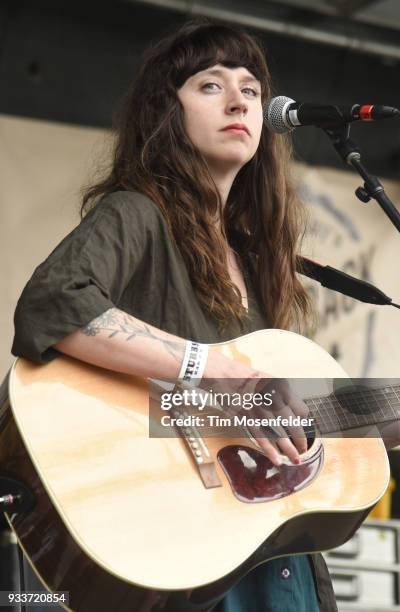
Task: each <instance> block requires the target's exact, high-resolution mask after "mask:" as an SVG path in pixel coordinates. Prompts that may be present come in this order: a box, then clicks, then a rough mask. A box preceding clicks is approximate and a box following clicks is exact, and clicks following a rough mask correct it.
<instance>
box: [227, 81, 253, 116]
mask: <svg viewBox="0 0 400 612" xmlns="http://www.w3.org/2000/svg"><path fill="white" fill-rule="evenodd" d="M226 110H227V113H228V114H229V115H236V114H240V115H243V116H244V115H246V114H247V111H248V104H247V100H246V98H245V97H244V96H243V93H242V92H241V91H240V89H238V88H235V89H233V90H232V91H231V92H230V95H229V99H228V101H227V105H226Z"/></svg>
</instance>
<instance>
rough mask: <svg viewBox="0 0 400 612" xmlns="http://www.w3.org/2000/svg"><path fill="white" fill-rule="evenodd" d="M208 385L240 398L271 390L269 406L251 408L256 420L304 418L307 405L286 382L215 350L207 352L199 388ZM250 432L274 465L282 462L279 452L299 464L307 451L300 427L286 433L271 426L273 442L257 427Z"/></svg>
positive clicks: (305, 440)
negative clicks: (238, 394) (276, 435)
mask: <svg viewBox="0 0 400 612" xmlns="http://www.w3.org/2000/svg"><path fill="white" fill-rule="evenodd" d="M226 379H229V381H227V380H226ZM210 386H211V387H212V388H213V391H214V392H220V393H231V394H232V393H240V394H241V395H243V394H244V393H246V394H250V395H254V394H255V393H262V394H263V393H266V392H272V390H273V391H274V393H273V395H272V396H271V397H272V399H273V404H272V406H270V407H266V406H258V407H254V408H253V409H252V410H253V412H252V416H253V414H254V416H255V417H258V418H276V417H277V416H279V415H280V416H281V417H282V418H287V419H289V418H290V417H294V416H300V417H302V418H304V417H306V416H307V415H308V408H307V406H306V404H305V403H304V402H303V401H302V400H301V399H300V398H299V397H298V396H297V395H296V394H295V393H294V392H293V390H292V389H291V388H290V385H289V383H288V381H286V380H285V379H278V378H273V377H272V376H271V375H270V374H267V373H265V372H261V371H259V370H256V369H254V368H252V367H250V366H247V365H245V364H243V363H241V362H239V361H235V360H233V359H229V358H228V357H226V356H225V355H223V354H222V353H220V352H219V351H215V350H214V351H213V350H210V351H209V355H208V360H207V364H206V368H205V371H204V374H203V380H202V381H201V383H200V387H202V388H207V387H208V388H209V387H210ZM250 395H249V396H248V397H250ZM238 410H241V407H238ZM249 430H250V431H251V434H252V435H253V437H254V438H255V440H256V442H257V443H258V445H259V446H260V448H261V450H262V451H263V452H264V454H265V455H266V456H267V457H268V458H269V459H270V460H271V461H272V463H273V464H274V465H276V466H279V465H281V464H282V462H283V456H282V454H281V453H283V454H284V455H286V456H287V457H288V458H289V459H290V460H291V461H292V463H300V456H299V453H303V452H305V451H306V450H307V438H306V436H305V433H304V430H303V428H302V427H298V426H293V427H289V428H288V430H287V431H286V430H285V429H284V428H283V427H279V426H278V427H274V431H275V432H276V433H277V434H278V435H279V437H277V438H276V439H275V440H274V442H272V441H271V440H269V439H268V438H267V437H266V434H265V432H262V431H261V429H260V428H259V427H253V428H251V429H250V428H249ZM289 435H290V436H291V438H289Z"/></svg>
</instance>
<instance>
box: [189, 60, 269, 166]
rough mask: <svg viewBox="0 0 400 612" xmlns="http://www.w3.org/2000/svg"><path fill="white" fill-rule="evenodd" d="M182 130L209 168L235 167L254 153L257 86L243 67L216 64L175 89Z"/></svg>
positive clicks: (258, 109)
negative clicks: (227, 66)
mask: <svg viewBox="0 0 400 612" xmlns="http://www.w3.org/2000/svg"><path fill="white" fill-rule="evenodd" d="M178 98H179V100H180V102H181V103H182V105H183V108H184V120H185V128H186V132H187V134H188V136H189V138H190V140H191V142H192V144H193V145H194V146H195V147H196V149H198V150H199V151H200V153H202V154H203V156H204V157H205V159H206V161H207V163H208V165H209V167H210V169H211V171H213V170H214V171H216V172H221V171H222V172H223V171H225V172H226V171H228V172H231V171H235V172H238V171H239V170H240V168H241V167H242V166H243V165H244V164H246V163H247V162H248V161H249V160H250V159H251V158H252V157H253V156H254V154H255V152H256V150H257V147H258V144H259V142H260V137H261V129H262V125H263V114H262V104H261V86H260V83H259V81H257V79H256V78H255V77H254V76H253V75H252V74H251V73H250V72H249V71H248V70H247V69H246V68H243V67H240V68H226V67H225V66H222V65H220V64H216V65H215V66H212V67H211V68H207V70H202V71H201V72H197V73H196V74H194V75H193V76H191V77H190V78H189V79H187V81H186V82H185V83H184V85H183V86H182V87H181V88H180V89H179V90H178Z"/></svg>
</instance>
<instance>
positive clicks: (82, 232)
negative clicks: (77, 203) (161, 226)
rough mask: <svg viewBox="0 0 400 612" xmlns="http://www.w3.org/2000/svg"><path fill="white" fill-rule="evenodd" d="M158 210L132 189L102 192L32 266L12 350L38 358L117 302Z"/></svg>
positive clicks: (19, 306)
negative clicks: (74, 224)
mask: <svg viewBox="0 0 400 612" xmlns="http://www.w3.org/2000/svg"><path fill="white" fill-rule="evenodd" d="M160 214H161V213H159V211H158V209H157V207H156V206H155V204H154V203H153V202H152V201H151V200H149V199H148V198H147V197H145V196H143V195H141V194H139V193H135V192H121V191H120V192H115V193H113V194H110V195H108V196H105V197H104V198H103V199H102V200H101V201H100V202H99V203H98V204H97V205H96V206H95V207H94V208H93V209H92V210H91V211H90V212H89V213H88V214H87V215H86V216H85V217H84V219H83V220H82V221H81V223H80V224H79V225H78V226H77V227H76V228H75V229H74V230H73V231H72V232H71V233H70V234H69V235H68V236H66V238H64V240H63V241H62V242H61V243H60V244H59V245H58V246H57V247H56V249H55V250H54V251H53V252H52V253H51V254H50V255H49V257H48V258H47V259H46V260H45V261H44V262H43V263H42V264H41V265H40V266H39V267H38V268H36V270H35V272H34V274H33V276H32V278H31V279H30V280H29V282H28V283H27V285H26V287H25V289H24V290H23V292H22V295H21V297H20V299H19V301H18V304H17V308H16V311H15V317H14V324H15V336H14V342H13V347H12V352H13V354H14V355H16V356H24V357H27V358H28V359H31V360H32V361H35V362H38V363H46V362H47V361H50V360H51V359H53V358H54V357H55V356H56V355H57V354H58V353H57V351H56V350H55V349H53V348H52V346H53V345H54V344H56V343H57V342H59V341H60V340H62V339H63V338H65V336H67V335H68V334H70V333H72V332H73V331H75V330H76V329H79V328H81V327H83V326H84V325H86V324H87V323H89V321H91V320H93V319H94V318H95V317H97V316H99V315H100V314H101V313H103V312H105V311H106V310H108V309H109V308H112V307H113V306H115V305H117V304H118V302H119V300H120V298H121V295H122V294H123V292H124V291H125V289H126V287H127V285H128V284H129V283H130V282H131V280H132V278H133V276H134V273H135V270H136V269H137V267H138V266H139V265H140V262H141V261H142V260H143V258H144V257H145V254H146V248H147V246H148V243H149V240H151V235H152V233H153V226H154V224H155V223H157V222H158V216H159V215H160Z"/></svg>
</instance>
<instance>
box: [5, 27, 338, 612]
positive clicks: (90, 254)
mask: <svg viewBox="0 0 400 612" xmlns="http://www.w3.org/2000/svg"><path fill="white" fill-rule="evenodd" d="M270 96H271V79H270V75H269V72H268V69H267V66H266V63H265V59H264V53H263V51H262V49H261V48H260V46H259V45H258V44H257V43H256V41H255V40H254V39H253V38H251V37H250V36H248V35H247V34H245V33H242V32H239V31H237V30H234V29H231V28H230V27H226V26H222V25H213V24H210V23H191V24H187V25H185V26H183V27H182V28H181V29H180V30H179V31H178V32H177V33H175V34H174V35H172V36H170V37H169V38H166V39H164V40H162V41H161V42H160V43H159V44H157V45H156V46H155V47H154V48H153V49H151V50H150V51H149V52H148V54H147V56H146V58H145V60H144V61H143V63H142V68H141V70H140V72H139V74H138V75H137V77H136V79H135V81H134V83H133V85H132V87H131V90H130V92H129V94H128V96H127V98H126V101H125V106H124V109H123V112H122V113H121V115H120V118H119V124H118V127H117V139H116V146H115V155H114V160H113V164H112V168H111V170H110V172H109V174H108V176H107V177H106V178H105V179H104V180H103V181H102V182H100V183H99V184H97V185H95V186H93V187H92V188H90V189H89V190H88V191H87V193H86V195H85V197H84V200H83V207H82V210H83V212H85V211H86V210H87V209H88V208H90V210H89V212H88V213H87V214H86V216H84V218H83V220H82V222H81V224H80V225H79V226H78V227H77V228H76V229H75V230H74V231H73V232H72V233H71V234H70V235H69V236H67V237H66V238H65V239H64V241H63V242H62V243H61V244H60V245H59V246H58V247H57V248H56V249H55V251H54V252H53V253H52V254H51V255H50V256H49V258H48V259H47V260H46V261H45V262H44V263H43V264H42V265H41V266H39V268H38V269H37V270H36V271H35V273H34V275H33V277H32V279H31V280H30V282H29V283H28V285H27V287H26V288H25V290H24V292H23V294H22V296H21V298H20V301H19V303H18V306H17V310H16V315H15V326H16V335H15V339H14V345H13V353H14V354H15V355H23V356H25V357H28V358H30V359H32V360H34V361H37V362H39V363H45V362H47V361H49V360H51V359H53V358H54V357H56V356H57V355H58V354H59V352H61V353H66V354H68V355H71V356H73V357H75V358H78V359H81V360H83V361H87V362H89V363H93V364H96V365H99V366H102V367H106V368H109V369H111V370H115V371H120V372H126V373H131V374H135V375H141V376H146V377H154V378H158V379H160V378H166V379H177V378H178V376H179V377H183V376H185V375H188V368H187V355H188V352H187V351H186V353H185V349H186V348H188V347H189V349H190V348H193V346H195V347H196V346H197V345H193V342H197V343H201V345H200V346H197V348H196V350H197V349H199V350H200V352H201V353H202V357H201V358H200V359H199V362H198V363H197V366H198V375H199V377H201V375H203V377H204V378H213V379H223V378H238V379H241V380H242V381H243V380H245V381H246V384H245V388H246V389H248V390H252V389H253V388H254V385H255V384H256V383H257V380H258V379H259V378H260V377H261V376H262V373H261V372H258V371H256V370H254V369H253V368H251V367H249V366H246V365H243V364H241V363H239V362H236V361H233V360H231V359H228V358H227V357H224V356H223V355H221V354H219V353H217V352H216V351H213V350H212V349H210V350H208V347H207V345H208V344H210V343H215V342H220V341H224V340H228V339H231V338H234V337H237V336H239V335H242V334H244V333H248V332H250V331H254V330H257V329H262V328H265V327H271V326H273V327H280V328H288V327H290V326H292V325H299V324H300V323H301V321H302V320H305V319H306V317H307V316H308V314H309V303H308V300H307V296H306V293H305V291H304V289H303V287H302V286H301V284H300V283H299V281H298V279H297V277H296V272H295V263H296V247H297V242H298V237H299V231H300V229H299V228H300V226H299V223H298V211H299V204H298V202H297V201H296V197H295V194H294V192H293V189H292V188H291V186H290V183H289V180H288V176H287V167H288V160H289V151H288V146H287V143H285V142H284V140H283V138H282V137H281V136H277V135H276V134H274V133H272V132H271V131H270V130H269V129H268V127H267V126H265V125H264V124H263V115H262V108H263V105H264V104H265V102H266V100H267V99H268V98H269V97H270ZM285 401H286V403H287V404H289V407H290V409H291V411H292V412H293V413H296V414H299V413H302V410H303V407H302V406H300V405H298V403H297V402H296V399H295V398H293V397H292V396H291V395H288V396H287V397H286V398H285ZM291 433H292V434H294V437H293V438H292V439H293V442H292V441H291V440H290V439H289V438H287V437H286V438H285V437H282V438H280V439H279V440H278V441H277V444H276V445H273V444H272V443H270V442H269V441H268V440H267V439H262V438H260V440H259V443H260V445H261V446H262V448H263V450H264V452H265V454H266V455H267V456H268V457H269V458H270V459H271V460H272V461H273V462H274V463H275V464H276V465H279V464H280V462H281V460H282V459H281V457H282V454H285V455H287V456H288V457H289V458H290V459H291V460H292V461H293V462H299V461H300V459H299V453H301V452H303V451H304V450H305V447H306V446H305V438H304V434H303V432H302V431H298V430H295V431H292V432H291ZM227 554H228V553H227ZM316 584H318V590H317V589H316V588H315V587H316ZM317 591H318V592H317ZM318 598H319V601H318ZM278 609H279V610H285V611H288V612H291V611H293V612H301V611H304V612H306V611H307V612H312V611H316V610H323V611H332V610H335V609H336V606H335V603H334V597H333V593H332V590H331V586H330V582H329V578H328V575H327V571H326V568H325V566H324V565H323V561H322V560H321V558H320V557H319V556H317V557H315V558H314V560H312V559H311V557H309V556H300V557H296V558H290V559H284V560H279V559H278V560H274V561H271V562H269V563H267V564H265V565H263V566H260V567H258V568H257V569H256V570H254V571H253V572H251V573H250V574H249V575H248V576H247V577H246V578H245V579H244V580H242V582H241V583H240V584H239V585H238V586H237V587H235V588H234V589H232V591H230V592H229V593H228V595H227V596H226V598H225V599H224V600H223V601H222V602H221V603H220V604H218V606H217V608H216V610H219V611H223V612H236V611H241V612H247V611H248V612H250V611H251V612H253V611H254V612H255V611H258V610H268V611H270V610H271V611H272V610H278Z"/></svg>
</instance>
